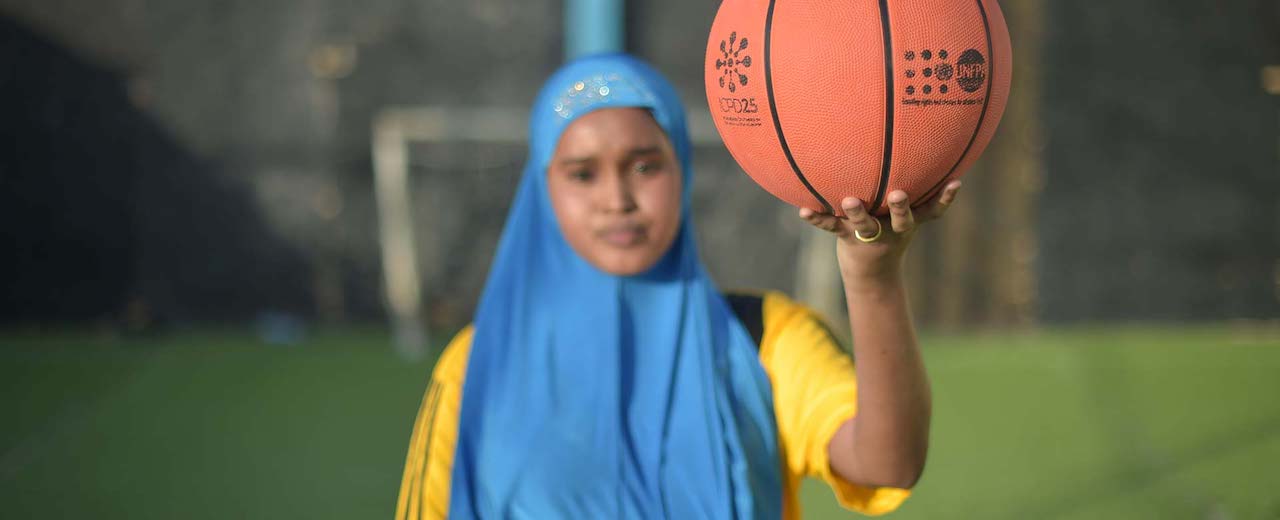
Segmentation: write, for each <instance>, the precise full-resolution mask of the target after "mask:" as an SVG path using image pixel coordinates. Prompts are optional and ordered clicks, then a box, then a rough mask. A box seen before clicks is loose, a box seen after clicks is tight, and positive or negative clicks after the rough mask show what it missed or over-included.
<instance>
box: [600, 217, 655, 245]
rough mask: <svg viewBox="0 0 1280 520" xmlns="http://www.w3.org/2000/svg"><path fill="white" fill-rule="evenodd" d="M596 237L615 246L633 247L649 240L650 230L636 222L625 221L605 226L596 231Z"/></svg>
mask: <svg viewBox="0 0 1280 520" xmlns="http://www.w3.org/2000/svg"><path fill="white" fill-rule="evenodd" d="M596 238H599V239H600V240H603V241H604V242H605V243H606V244H609V245H611V246H614V247H620V248H631V247H636V246H638V245H640V244H643V243H644V242H645V241H646V240H648V238H649V232H648V229H647V227H646V226H643V225H641V224H637V223H634V222H624V223H620V224H613V225H609V226H605V227H604V228H602V229H600V230H599V231H596Z"/></svg>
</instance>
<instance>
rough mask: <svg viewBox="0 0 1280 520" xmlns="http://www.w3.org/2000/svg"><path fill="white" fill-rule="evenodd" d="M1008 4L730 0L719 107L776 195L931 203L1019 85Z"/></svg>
mask: <svg viewBox="0 0 1280 520" xmlns="http://www.w3.org/2000/svg"><path fill="white" fill-rule="evenodd" d="M1010 52H1011V51H1010V46H1009V29H1008V27H1006V26H1005V22H1004V15H1003V14H1001V12H1000V6H999V4H997V3H996V0H844V1H833V0H724V2H723V3H722V4H720V10H719V12H718V13H717V14H716V19H715V23H713V24H712V26H711V36H710V39H709V40H708V41H707V56H706V87H707V102H708V104H709V105H710V108H711V117H712V119H714V120H715V124H716V128H717V129H718V130H719V131H720V136H721V137H722V138H724V143H725V146H726V147H728V148H729V153H731V154H733V158H734V159H735V160H737V161H738V164H739V165H740V166H742V169H743V170H745V171H746V172H747V174H748V175H750V176H751V178H752V179H754V180H755V181H756V183H758V184H760V186H763V187H764V189H766V190H768V191H769V193H772V194H773V195H774V196H777V197H778V198H780V199H782V200H784V201H786V202H789V203H791V204H794V205H796V206H801V207H806V208H810V209H813V210H815V211H825V212H833V211H834V212H835V213H836V214H839V215H842V214H843V212H842V211H840V201H841V200H842V199H843V198H844V197H849V196H853V197H858V198H860V199H862V201H863V202H864V203H865V204H866V205H867V207H868V208H871V209H872V210H873V211H874V212H876V213H878V214H884V213H885V212H886V208H885V207H884V199H885V195H886V194H887V193H889V192H891V191H893V190H899V189H901V190H904V191H906V192H907V194H908V195H910V196H911V201H912V203H913V204H918V203H920V202H923V201H927V200H929V199H930V198H931V197H933V196H934V195H936V194H937V193H938V191H939V190H941V189H942V186H943V185H944V184H945V183H946V181H948V180H950V179H954V178H958V177H960V176H961V175H963V174H964V172H965V170H967V169H968V168H969V167H970V166H972V165H973V163H974V161H976V160H977V159H978V156H979V155H981V154H982V151H983V149H985V148H986V146H987V143H988V142H990V141H991V136H992V135H993V134H994V133H995V130H996V125H997V124H998V123H999V122H1000V116H1001V115H1002V114H1003V113H1004V106H1005V101H1006V100H1007V99H1008V95H1009V80H1010V74H1011V67H1010V66H1011V64H1012V56H1011V54H1010Z"/></svg>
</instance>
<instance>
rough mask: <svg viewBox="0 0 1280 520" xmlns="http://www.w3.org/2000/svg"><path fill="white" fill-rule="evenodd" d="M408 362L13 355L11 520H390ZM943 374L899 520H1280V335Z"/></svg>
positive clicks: (1061, 352)
mask: <svg viewBox="0 0 1280 520" xmlns="http://www.w3.org/2000/svg"><path fill="white" fill-rule="evenodd" d="M386 345H387V338H386V336H385V335H384V334H382V333H378V332H368V331H365V332H341V333H328V334H321V335H318V336H315V337H313V338H312V339H310V340H309V341H308V342H306V343H305V344H303V345H299V346H294V347H272V346H266V345H262V344H259V343H258V342H257V341H255V340H253V339H252V336H250V335H249V334H247V333H246V334H236V333H234V332H227V333H205V334H199V335H197V334H178V335H172V336H165V337H159V338H153V339H138V340H121V339H110V338H103V337H98V336H94V335H91V334H84V335H72V334H65V335H61V336H56V337H34V336H25V337H24V336H22V335H16V334H8V335H6V336H2V337H0V410H3V415H0V517H3V518H70V517H77V518H79V517H84V518H145V519H149V518H219V519H221V518H375V519H376V518H388V517H390V515H391V511H392V509H393V507H394V500H395V494H396V490H397V486H398V484H399V472H400V469H401V466H400V465H401V457H402V455H403V452H404V449H405V444H406V442H407V439H408V434H409V426H410V424H411V421H412V420H413V414H414V412H415V411H416V409H417V405H418V399H419V397H420V394H421V392H422V390H423V389H424V387H425V384H426V381H425V378H426V374H427V372H428V370H429V367H430V365H429V364H428V363H418V364H408V363H404V362H401V361H399V360H397V359H396V358H395V357H394V356H393V355H392V354H391V351H390V349H389V348H388V347H387V346H386ZM926 357H927V358H928V364H929V370H930V373H931V374H932V376H933V383H934V386H933V388H934V394H935V400H934V410H935V418H934V429H933V444H932V449H931V452H930V458H929V466H928V469H927V471H926V473H925V476H924V479H923V480H922V482H921V484H920V485H919V487H918V488H917V491H916V494H915V496H914V497H913V498H912V499H911V500H909V501H908V502H907V503H906V505H905V506H904V507H903V508H902V509H901V510H900V511H899V512H898V513H895V514H894V515H892V516H891V517H893V518H903V519H907V518H1018V519H1022V518H1033V519H1040V518H1079V519H1086V518H1160V519H1165V518H1188V519H1191V518H1195V519H1248V518H1280V333H1278V332H1277V331H1276V330H1275V329H1274V328H1272V329H1258V328H1240V327H1234V328H1233V327H1227V326H1223V327H1213V328H1195V329H1161V330H1153V329H1141V328H1125V329H1106V330H1101V329H1088V330H1085V329H1079V330H1064V331H1055V332H1031V333H1016V334H965V335H960V336H936V335H935V336H931V337H926ZM804 499H805V506H806V513H807V515H806V517H808V518H836V517H839V516H841V515H840V514H839V510H838V509H836V508H835V507H834V506H833V505H832V499H831V498H830V493H829V492H828V491H826V489H825V488H822V487H821V486H820V485H813V484H810V485H808V486H807V487H806V488H805V490H804Z"/></svg>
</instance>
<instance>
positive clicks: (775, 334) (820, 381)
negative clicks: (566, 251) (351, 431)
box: [396, 292, 911, 520]
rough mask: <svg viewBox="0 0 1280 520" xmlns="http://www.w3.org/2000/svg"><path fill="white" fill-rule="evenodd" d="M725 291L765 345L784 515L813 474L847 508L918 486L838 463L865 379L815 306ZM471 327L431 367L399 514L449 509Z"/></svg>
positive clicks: (879, 509) (431, 514) (418, 515)
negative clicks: (866, 479) (844, 472)
mask: <svg viewBox="0 0 1280 520" xmlns="http://www.w3.org/2000/svg"><path fill="white" fill-rule="evenodd" d="M726 298H727V299H728V300H729V302H730V305H731V306H732V307H733V308H734V311H735V313H737V314H738V317H739V320H741V321H742V322H743V325H745V326H746V328H747V329H748V331H749V332H750V333H751V335H752V336H753V338H754V339H755V340H756V342H757V344H758V345H759V347H760V364H761V365H762V366H763V367H764V370H765V372H766V373H767V374H768V376H769V382H770V384H771V385H772V390H773V410H774V415H775V416H776V420H777V425H778V437H779V439H778V441H779V442H778V446H779V447H780V451H781V452H782V459H783V460H782V461H780V463H781V464H782V465H783V468H782V472H781V473H782V477H783V489H782V490H780V491H781V492H782V517H783V518H784V519H787V520H791V519H798V518H800V516H801V512H800V502H799V498H798V491H799V487H800V479H801V478H802V477H806V476H808V477H815V478H818V479H821V480H822V481H824V482H826V483H827V485H829V486H830V487H831V489H832V490H833V491H834V492H835V495H836V498H837V500H838V501H839V502H840V505H842V506H844V507H845V508H846V509H850V510H853V511H858V512H860V513H863V514H867V515H880V514H884V513H888V512H890V511H893V510H895V509H897V508H898V506H899V505H900V504H901V503H902V501H903V500H906V498H907V496H908V495H910V493H911V492H910V490H906V489H898V488H888V487H866V486H862V485H858V484H854V483H851V482H847V481H845V480H843V479H841V478H840V477H839V476H837V475H836V474H835V473H834V472H833V471H832V470H831V465H830V463H829V462H828V460H827V445H828V444H829V443H830V442H831V437H832V436H833V435H835V432H836V429H838V428H839V427H840V425H842V424H844V423H845V422H846V421H848V420H849V419H850V418H852V417H853V416H854V413H855V412H856V407H855V405H856V402H857V399H856V398H857V379H856V377H855V374H854V364H853V359H852V358H851V357H850V356H849V355H848V354H847V353H846V352H845V351H843V350H842V349H841V348H840V346H839V344H838V343H837V342H836V339H835V338H834V337H833V336H832V335H831V333H830V330H829V329H828V328H827V327H826V326H825V325H824V324H823V322H822V320H821V318H819V317H818V315H817V313H815V312H814V311H813V310H811V309H809V308H808V307H805V306H803V305H801V304H798V303H796V302H795V301H793V300H791V299H790V298H787V297H786V296H785V295H783V294H782V293H778V292H767V293H764V294H763V295H741V294H738V295H727V297H726ZM472 332H473V331H472V328H471V327H469V326H468V327H467V328H465V329H463V330H462V331H461V332H459V333H458V334H457V335H456V336H455V337H454V338H453V341H451V342H450V343H449V345H448V346H447V347H445V350H444V353H443V354H441V356H440V360H439V361H438V362H437V363H436V366H435V369H434V370H433V372H432V375H431V385H430V386H429V387H428V389H427V392H426V395H425V396H423V398H422V405H421V407H420V408H419V410H418V418H417V421H416V422H415V424H414V427H413V435H412V437H411V438H410V440H409V454H408V457H407V459H406V460H405V469H404V477H403V479H402V481H401V484H400V498H399V500H398V501H397V504H396V519H397V520H418V519H435V518H444V517H445V516H446V515H447V513H448V511H449V484H450V482H449V481H450V478H451V476H452V474H453V455H454V446H455V443H456V441H457V432H458V411H459V409H460V407H461V402H462V385H463V383H464V382H465V381H464V379H465V378H466V373H467V369H466V367H467V356H468V353H469V351H470V348H471V337H472Z"/></svg>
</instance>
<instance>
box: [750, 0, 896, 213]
mask: <svg viewBox="0 0 1280 520" xmlns="http://www.w3.org/2000/svg"><path fill="white" fill-rule="evenodd" d="M775 1H776V0H769V11H768V12H767V13H765V17H764V90H765V95H766V96H767V97H768V98H769V113H770V114H772V115H773V129H774V131H776V132H777V133H778V144H781V145H782V154H783V155H785V156H787V162H788V163H790V164H791V171H793V172H795V174H796V178H797V179H800V184H803V185H804V187H805V188H806V189H808V190H809V193H810V194H812V195H813V197H814V198H815V199H818V202H819V203H821V204H822V207H823V208H826V210H827V213H830V214H833V215H834V214H835V211H834V210H832V209H831V204H828V203H827V199H824V198H822V195H821V194H820V193H818V190H815V189H813V185H812V184H809V180H808V179H806V178H804V174H803V173H801V172H800V165H798V164H796V158H795V157H792V156H791V147H789V146H787V138H786V136H784V135H783V134H782V120H781V119H778V106H777V105H776V104H774V102H773V68H772V65H771V64H770V60H769V50H770V43H771V42H770V40H771V37H770V36H771V34H772V33H773V3H774V2H775ZM882 1H883V0H882Z"/></svg>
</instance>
